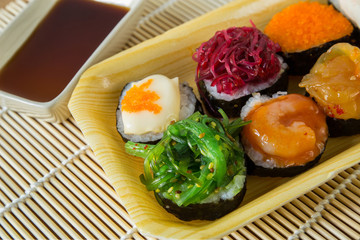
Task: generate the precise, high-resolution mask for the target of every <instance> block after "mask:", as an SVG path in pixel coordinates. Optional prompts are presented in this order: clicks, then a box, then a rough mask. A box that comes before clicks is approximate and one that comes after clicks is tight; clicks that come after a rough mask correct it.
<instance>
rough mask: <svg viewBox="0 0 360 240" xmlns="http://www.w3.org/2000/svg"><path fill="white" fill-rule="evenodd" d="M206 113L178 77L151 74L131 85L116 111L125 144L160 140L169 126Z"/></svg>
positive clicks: (121, 98)
mask: <svg viewBox="0 0 360 240" xmlns="http://www.w3.org/2000/svg"><path fill="white" fill-rule="evenodd" d="M196 111H202V106H201V104H200V102H199V101H198V100H197V99H196V96H195V94H194V92H193V89H192V88H191V87H190V86H189V85H188V84H187V83H182V84H179V79H178V78H173V79H169V78H167V77H166V76H164V75H159V74H158V75H151V76H148V77H146V78H144V79H142V80H140V81H136V82H131V83H129V84H127V85H126V86H125V87H124V89H123V91H122V93H121V96H120V98H119V105H118V108H117V110H116V118H117V123H116V124H117V130H118V132H119V133H120V135H121V136H122V138H123V139H124V141H129V140H130V141H135V142H143V143H152V142H156V141H159V140H160V139H161V138H162V136H163V132H164V131H165V130H166V128H167V126H168V125H170V124H171V123H172V122H175V121H178V120H181V119H185V118H187V117H189V116H190V115H191V114H193V113H194V112H196Z"/></svg>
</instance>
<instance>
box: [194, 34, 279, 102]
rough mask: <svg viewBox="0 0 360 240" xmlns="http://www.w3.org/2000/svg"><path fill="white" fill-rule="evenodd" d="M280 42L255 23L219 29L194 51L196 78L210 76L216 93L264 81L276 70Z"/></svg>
mask: <svg viewBox="0 0 360 240" xmlns="http://www.w3.org/2000/svg"><path fill="white" fill-rule="evenodd" d="M280 50H281V49H280V46H279V45H278V44H276V43H274V42H272V41H271V40H270V39H269V38H268V37H267V36H266V35H265V34H263V33H262V32H261V31H260V30H258V29H257V28H255V27H231V28H228V29H226V30H222V31H218V32H216V33H215V35H214V36H213V37H212V38H211V39H210V40H208V41H207V42H204V43H202V44H201V45H200V47H199V48H198V49H197V50H196V52H195V53H194V55H193V59H194V60H195V61H196V62H197V63H198V66H197V74H196V82H197V83H198V82H199V81H203V80H211V81H212V83H211V86H216V88H217V92H218V93H226V94H230V95H233V94H234V93H236V92H237V91H238V90H239V89H240V88H242V87H243V86H244V85H246V84H247V83H249V82H256V83H261V82H266V81H267V80H268V79H270V78H272V77H274V76H276V74H278V73H279V71H280V68H281V66H280V65H281V64H280V62H279V59H278V58H277V57H276V53H277V52H279V51H280Z"/></svg>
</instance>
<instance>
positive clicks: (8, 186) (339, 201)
mask: <svg viewBox="0 0 360 240" xmlns="http://www.w3.org/2000/svg"><path fill="white" fill-rule="evenodd" d="M229 1H230V0H197V1H192V0H148V1H147V3H146V7H145V10H144V13H143V18H142V19H141V21H140V22H139V24H138V27H137V30H136V31H135V32H134V33H133V35H132V37H131V39H130V40H129V41H128V43H127V45H126V48H129V47H131V46H134V45H136V44H137V43H139V42H141V41H144V40H146V39H149V38H151V37H153V36H156V35H158V34H160V33H162V32H164V31H166V30H168V29H170V28H173V27H175V26H177V25H179V24H181V23H183V22H185V21H188V20H190V19H192V18H194V17H196V16H199V15H201V14H204V13H205V12H208V11H210V10H212V9H215V8H217V7H219V6H221V5H223V4H226V3H227V2H229ZM27 3H28V0H16V1H13V2H11V3H10V4H8V5H7V6H6V7H5V8H4V9H1V10H0V34H1V31H2V30H3V29H4V28H5V27H6V25H7V24H9V22H10V21H11V20H12V19H13V18H14V17H15V16H16V15H17V14H18V13H19V12H21V11H22V9H23V8H24V7H25V6H26V4H27ZM0 161H1V162H0V163H1V168H0V176H1V178H0V189H1V192H0V238H1V239H154V238H149V237H146V236H143V235H141V233H139V231H138V230H137V228H136V226H135V225H134V224H133V223H132V221H131V218H130V216H129V215H128V213H127V212H126V210H125V209H124V207H123V206H122V205H121V204H120V202H119V199H118V196H117V195H116V193H115V191H114V190H113V188H112V186H111V185H110V184H109V183H108V182H107V179H106V176H105V174H104V172H103V170H102V168H101V166H100V165H99V164H98V163H97V161H96V159H95V157H94V154H93V152H92V151H91V149H90V148H89V147H88V145H87V144H86V140H85V139H84V137H83V135H82V133H81V131H80V130H79V128H78V127H77V125H76V122H75V121H74V120H73V119H72V118H70V119H69V120H67V121H65V122H63V123H59V124H53V123H47V122H43V121H39V120H37V119H33V118H30V117H27V116H25V115H22V114H19V113H17V112H13V111H9V110H7V109H5V108H1V107H0ZM359 176H360V165H359V164H357V165H355V166H353V167H351V168H349V169H347V170H346V171H344V172H342V173H341V174H339V175H337V176H336V177H335V178H333V179H332V180H330V181H328V182H327V183H325V184H323V185H322V186H320V187H318V188H316V189H314V190H312V191H310V192H308V193H306V194H304V195H303V196H301V197H299V198H297V199H295V200H293V201H291V202H290V203H288V204H286V205H284V206H279V208H278V209H276V210H274V211H273V212H271V213H269V214H267V215H265V216H263V217H261V218H259V219H258V220H256V221H254V222H252V223H250V224H248V225H246V226H244V227H242V228H240V229H238V230H236V231H234V232H232V233H231V234H229V235H228V236H224V237H223V238H222V239H224V240H225V239H226V240H230V239H297V238H300V239H360V177H359Z"/></svg>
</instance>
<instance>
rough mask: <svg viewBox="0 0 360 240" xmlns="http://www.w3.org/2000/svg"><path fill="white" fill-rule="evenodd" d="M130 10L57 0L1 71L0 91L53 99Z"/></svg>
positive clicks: (86, 0)
mask: <svg viewBox="0 0 360 240" xmlns="http://www.w3.org/2000/svg"><path fill="white" fill-rule="evenodd" d="M128 10H129V9H127V8H125V7H121V6H117V5H112V4H107V3H101V2H96V1H91V0H60V1H58V2H57V3H56V4H55V5H54V7H53V8H52V10H51V11H50V12H49V14H48V15H47V16H46V17H45V18H44V20H42V22H41V23H40V24H39V26H38V27H37V28H36V29H35V31H34V32H33V34H32V35H31V36H30V37H29V39H28V40H27V41H26V42H25V43H24V44H23V46H22V47H21V48H20V49H19V50H18V51H17V53H16V54H15V55H14V56H13V57H12V59H11V60H10V61H9V62H8V63H7V64H6V65H5V66H4V67H3V68H2V69H1V70H0V90H3V91H6V92H9V93H12V94H15V95H18V96H21V97H24V98H27V99H30V100H34V101H39V102H47V101H50V100H52V99H53V98H55V97H56V96H57V95H59V94H60V93H61V91H62V90H63V89H64V88H65V87H66V85H67V84H68V83H69V82H70V80H71V79H72V78H73V77H74V75H75V74H76V72H77V71H78V70H79V69H80V68H81V66H82V65H83V64H84V63H85V61H86V60H87V59H88V58H89V57H90V55H91V54H92V52H93V51H94V50H95V49H96V48H97V47H98V45H99V44H100V43H101V42H102V41H103V40H104V38H105V37H106V36H107V35H108V34H109V33H110V31H111V30H112V29H113V28H114V27H115V25H116V24H117V23H118V22H119V21H120V20H121V19H122V18H123V17H124V16H125V14H126V13H127V12H128Z"/></svg>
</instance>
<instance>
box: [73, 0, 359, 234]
mask: <svg viewBox="0 0 360 240" xmlns="http://www.w3.org/2000/svg"><path fill="white" fill-rule="evenodd" d="M296 2H297V1H290V0H289V1H285V0H278V1H265V0H259V1H245V0H238V1H234V2H231V3H229V4H227V5H225V6H224V7H221V8H219V9H217V10H215V11H213V12H210V13H208V14H205V15H203V16H201V17H199V18H196V19H194V20H192V21H190V22H187V23H185V24H183V25H180V26H178V27H176V28H174V29H171V30H169V31H168V32H166V33H164V34H162V35H159V36H157V37H155V38H152V39H150V40H147V41H145V42H143V43H141V44H138V45H137V46H135V47H132V48H130V49H128V50H126V51H123V52H121V53H119V54H117V55H114V56H113V57H110V58H108V59H106V60H104V61H102V62H100V63H99V64H97V65H94V66H93V67H91V68H90V69H88V70H87V71H86V72H85V73H84V74H83V75H82V77H81V79H80V81H79V83H78V85H77V87H76V89H75V91H74V93H73V96H72V98H71V101H70V105H69V107H70V110H71V112H72V114H73V116H74V118H75V120H76V121H77V123H78V124H79V126H80V128H81V130H82V131H83V133H84V135H85V137H86V139H87V141H88V142H89V144H90V146H91V148H92V149H93V151H94V153H95V155H96V157H97V158H98V159H99V161H100V163H101V165H102V166H103V168H104V170H105V172H106V174H107V176H108V177H109V180H110V182H111V184H112V185H113V186H114V188H115V190H116V191H117V193H118V194H119V196H120V200H121V202H122V204H123V205H124V206H125V208H126V209H127V211H128V212H129V214H130V216H131V217H132V219H133V221H134V222H135V224H136V226H137V227H138V229H139V230H140V231H141V233H143V234H146V235H150V236H155V237H160V238H173V239H184V238H189V237H191V238H197V239H199V238H210V237H211V238H216V237H221V236H223V235H224V234H226V233H229V232H231V231H233V230H235V229H237V228H239V227H240V226H243V225H245V224H247V223H249V222H251V221H253V220H254V219H256V218H259V217H260V216H263V215H264V214H266V213H269V212H270V211H272V210H274V209H275V208H277V207H279V206H281V205H284V204H285V203H287V202H289V201H291V200H292V199H294V198H296V197H298V196H300V195H302V194H303V193H305V192H307V191H309V190H311V189H313V188H315V187H317V186H319V185H320V184H322V183H324V182H326V181H327V180H329V179H331V178H332V177H334V176H335V175H336V174H337V173H339V172H341V171H342V170H344V169H346V168H348V167H350V166H353V165H354V164H356V163H357V162H358V161H359V158H360V145H359V140H360V138H359V136H358V135H354V136H349V137H339V138H330V139H329V140H328V143H327V148H326V150H325V152H324V153H323V155H322V157H321V160H320V163H319V164H317V165H316V166H315V167H313V168H311V169H309V170H307V171H305V172H304V173H302V174H300V175H298V176H295V177H291V178H289V177H283V178H282V177H265V178H264V177H258V176H249V177H248V180H247V192H246V194H245V198H244V200H243V202H242V203H241V205H240V206H239V207H238V208H237V209H235V210H234V211H232V212H230V213H229V214H227V215H225V216H224V217H222V218H219V219H217V220H214V221H203V220H196V221H191V222H184V221H182V220H179V219H177V218H176V217H174V216H173V215H172V214H170V213H168V212H167V211H165V210H164V209H163V208H162V207H161V206H160V205H159V204H158V203H157V201H156V199H155V198H154V196H153V194H152V193H151V192H148V191H147V190H146V189H145V188H144V186H143V185H142V183H141V181H140V180H139V176H140V175H141V174H143V171H144V168H143V159H141V158H137V157H132V156H130V155H128V154H127V153H126V152H125V150H124V141H123V139H122V138H121V136H120V135H119V133H118V131H117V128H116V114H115V112H116V109H117V107H118V101H119V97H120V94H121V91H122V89H123V88H124V86H125V85H126V84H127V83H129V82H133V81H137V80H140V79H143V78H145V77H146V76H149V75H152V74H162V75H165V76H168V77H170V78H175V77H178V78H179V81H180V82H187V83H188V84H189V85H190V86H191V87H193V89H196V84H195V81H194V76H195V72H196V63H195V62H194V61H193V58H192V55H193V54H194V52H195V50H196V48H197V47H198V46H199V45H200V44H201V43H202V42H204V41H206V40H208V39H209V38H211V36H212V35H213V34H214V33H215V32H216V31H217V30H219V29H226V28H229V27H232V26H250V25H251V23H253V24H254V25H256V27H257V28H259V29H261V30H262V29H264V28H265V26H266V24H267V23H268V22H269V21H270V19H271V18H272V16H273V15H274V14H275V13H277V12H279V11H280V10H282V9H284V8H285V7H287V6H289V5H291V4H293V3H296ZM250 20H251V22H250ZM298 82H299V78H296V77H291V78H290V80H289V90H288V91H289V92H291V93H303V90H301V89H300V88H299V87H298V86H297V84H298ZM196 95H197V97H199V93H198V92H196ZM93 99H96V101H93ZM264 179H265V180H264Z"/></svg>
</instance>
